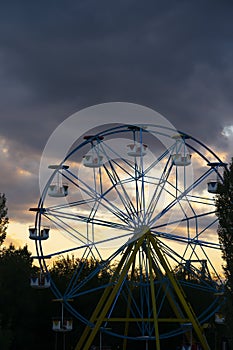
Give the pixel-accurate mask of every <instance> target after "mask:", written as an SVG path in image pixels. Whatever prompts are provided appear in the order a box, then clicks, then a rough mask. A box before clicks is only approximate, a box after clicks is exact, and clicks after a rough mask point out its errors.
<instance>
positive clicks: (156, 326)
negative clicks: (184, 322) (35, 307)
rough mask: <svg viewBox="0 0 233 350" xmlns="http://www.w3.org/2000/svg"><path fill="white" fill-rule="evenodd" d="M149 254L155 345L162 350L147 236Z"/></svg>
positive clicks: (148, 251)
mask: <svg viewBox="0 0 233 350" xmlns="http://www.w3.org/2000/svg"><path fill="white" fill-rule="evenodd" d="M147 253H148V260H149V278H150V289H151V299H152V308H153V316H154V317H153V318H154V328H155V343H156V350H160V340H159V325H158V315H157V307H156V300H155V285H154V278H153V270H152V261H151V260H152V258H151V252H150V241H149V235H147Z"/></svg>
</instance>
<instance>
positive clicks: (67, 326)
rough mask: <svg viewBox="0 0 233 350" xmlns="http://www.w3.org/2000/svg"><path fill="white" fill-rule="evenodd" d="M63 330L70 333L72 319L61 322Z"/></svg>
mask: <svg viewBox="0 0 233 350" xmlns="http://www.w3.org/2000/svg"><path fill="white" fill-rule="evenodd" d="M63 328H64V329H65V330H66V331H72V329H73V320H72V318H65V319H64V321H63Z"/></svg>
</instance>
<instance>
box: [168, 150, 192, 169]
mask: <svg viewBox="0 0 233 350" xmlns="http://www.w3.org/2000/svg"><path fill="white" fill-rule="evenodd" d="M172 160H173V163H174V164H175V165H176V166H187V165H190V164H191V154H189V153H186V154H181V153H177V154H173V155H172Z"/></svg>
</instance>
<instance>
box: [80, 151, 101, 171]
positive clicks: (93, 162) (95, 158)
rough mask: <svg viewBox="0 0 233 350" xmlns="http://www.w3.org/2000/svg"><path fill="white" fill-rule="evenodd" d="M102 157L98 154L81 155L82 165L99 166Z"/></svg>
mask: <svg viewBox="0 0 233 350" xmlns="http://www.w3.org/2000/svg"><path fill="white" fill-rule="evenodd" d="M103 158H104V157H103V156H102V155H99V154H94V155H93V154H86V155H85V156H83V165H84V166H85V167H88V168H99V167H101V166H102V165H103Z"/></svg>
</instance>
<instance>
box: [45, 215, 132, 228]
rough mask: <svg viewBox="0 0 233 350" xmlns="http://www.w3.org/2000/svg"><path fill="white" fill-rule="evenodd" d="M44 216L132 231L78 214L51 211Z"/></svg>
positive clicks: (113, 223) (115, 223) (112, 223)
mask: <svg viewBox="0 0 233 350" xmlns="http://www.w3.org/2000/svg"><path fill="white" fill-rule="evenodd" d="M46 216H47V218H51V217H56V218H61V219H67V220H71V221H80V222H86V223H92V224H95V225H99V226H103V227H111V228H117V229H120V230H126V231H130V230H132V229H130V228H129V227H128V226H126V225H122V224H119V223H117V222H112V221H107V220H102V219H98V218H96V217H93V218H90V217H89V216H85V215H78V214H75V213H69V212H67V213H65V212H62V213H61V212H59V211H54V210H53V211H46Z"/></svg>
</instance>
